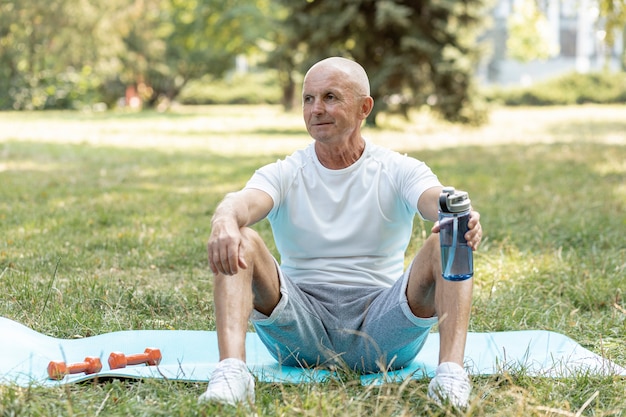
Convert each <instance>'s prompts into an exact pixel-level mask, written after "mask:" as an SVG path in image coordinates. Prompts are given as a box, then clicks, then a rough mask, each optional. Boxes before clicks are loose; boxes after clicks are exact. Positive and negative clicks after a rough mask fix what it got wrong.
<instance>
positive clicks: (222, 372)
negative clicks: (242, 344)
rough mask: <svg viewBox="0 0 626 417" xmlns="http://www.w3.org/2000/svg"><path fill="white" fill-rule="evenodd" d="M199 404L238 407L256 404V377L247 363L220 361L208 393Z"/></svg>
mask: <svg viewBox="0 0 626 417" xmlns="http://www.w3.org/2000/svg"><path fill="white" fill-rule="evenodd" d="M198 402H200V403H203V402H216V403H221V404H229V405H234V406H236V405H237V404H242V403H244V404H245V403H248V404H254V377H253V376H252V374H251V373H250V371H249V370H248V367H247V366H246V364H245V362H243V361H240V360H239V359H234V358H229V359H224V360H223V361H220V363H218V364H217V367H216V368H215V370H214V371H213V373H212V374H211V379H210V380H209V386H208V387H207V389H206V392H205V393H204V394H202V395H201V396H200V398H198Z"/></svg>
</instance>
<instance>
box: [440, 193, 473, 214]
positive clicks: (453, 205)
mask: <svg viewBox="0 0 626 417" xmlns="http://www.w3.org/2000/svg"><path fill="white" fill-rule="evenodd" d="M471 206H472V202H471V200H470V199H469V195H468V194H467V192H465V191H461V190H455V189H454V188H453V187H444V188H443V190H442V191H441V194H440V195H439V208H440V209H441V211H442V212H443V213H461V212H464V211H467V210H469V209H470V207H471Z"/></svg>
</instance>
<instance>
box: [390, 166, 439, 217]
mask: <svg viewBox="0 0 626 417" xmlns="http://www.w3.org/2000/svg"><path fill="white" fill-rule="evenodd" d="M398 165H399V168H400V169H399V174H400V178H399V179H398V183H399V186H400V193H401V194H402V196H403V198H404V199H405V201H406V202H407V204H408V205H409V206H410V207H411V208H412V209H413V210H415V212H417V213H418V214H419V215H420V217H421V218H422V219H424V216H422V213H420V212H419V210H418V208H417V203H418V201H419V199H420V196H421V195H422V193H423V192H424V191H426V190H428V189H429V188H433V187H441V182H439V179H438V178H437V176H436V175H435V174H434V173H433V172H432V170H431V169H430V168H429V167H428V165H426V164H425V163H424V162H422V161H419V160H417V159H415V158H411V157H409V156H406V155H405V156H402V158H401V159H400V161H399V164H398Z"/></svg>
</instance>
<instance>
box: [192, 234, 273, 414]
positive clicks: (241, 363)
mask: <svg viewBox="0 0 626 417" xmlns="http://www.w3.org/2000/svg"><path fill="white" fill-rule="evenodd" d="M241 231H242V235H243V243H242V245H243V246H242V250H243V254H244V257H245V261H246V264H247V265H248V268H246V269H240V270H239V272H238V273H237V274H235V275H222V274H217V275H216V276H215V285H214V289H213V299H214V304H215V320H216V327H217V340H218V348H219V352H220V364H218V367H217V368H216V370H215V372H214V373H213V375H212V376H211V380H210V382H209V386H208V388H207V392H206V393H204V394H203V395H202V396H201V397H200V401H215V402H222V403H227V404H233V405H234V404H237V403H240V402H245V401H249V402H254V381H253V379H252V376H251V375H250V373H249V372H248V371H247V368H246V367H245V361H246V351H245V346H246V331H247V329H248V319H249V317H250V314H251V312H252V309H253V308H256V309H257V310H258V311H260V312H262V313H264V314H267V315H268V316H269V315H270V314H271V312H272V310H273V309H274V307H276V305H277V304H278V301H279V300H280V282H279V278H278V271H277V270H276V263H275V261H274V258H273V257H272V255H271V253H270V251H269V250H268V249H267V246H266V245H265V243H264V242H263V240H262V239H261V237H260V236H259V235H258V233H256V232H255V231H254V230H252V229H250V228H243V229H241Z"/></svg>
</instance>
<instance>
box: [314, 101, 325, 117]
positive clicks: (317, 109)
mask: <svg viewBox="0 0 626 417" xmlns="http://www.w3.org/2000/svg"><path fill="white" fill-rule="evenodd" d="M324 111H325V108H324V103H323V101H322V100H315V101H314V102H313V104H312V105H311V112H313V113H314V114H322V113H324Z"/></svg>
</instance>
